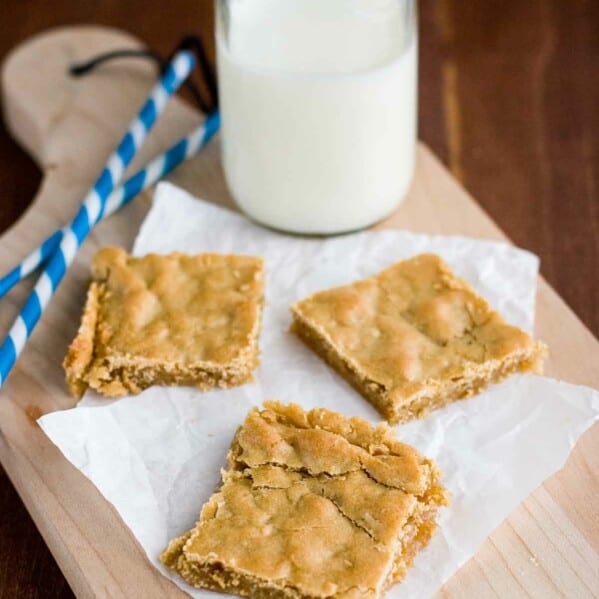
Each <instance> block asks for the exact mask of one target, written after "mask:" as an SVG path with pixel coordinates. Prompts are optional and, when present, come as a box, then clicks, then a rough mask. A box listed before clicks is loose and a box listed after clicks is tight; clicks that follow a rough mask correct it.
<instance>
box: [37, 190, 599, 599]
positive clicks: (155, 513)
mask: <svg viewBox="0 0 599 599" xmlns="http://www.w3.org/2000/svg"><path fill="white" fill-rule="evenodd" d="M174 250H180V251H185V252H189V253H196V252H203V251H213V252H222V253H245V254H257V255H261V256H263V257H264V258H265V259H266V264H267V269H268V275H267V291H266V296H267V306H266V308H265V312H264V319H263V332H262V336H261V341H260V343H261V350H262V365H261V367H260V368H259V370H258V373H257V380H256V382H255V383H253V384H250V385H245V386H242V387H239V388H236V389H230V390H217V391H211V392H207V393H202V392H200V391H197V390H194V389H188V388H158V387H156V388H152V389H148V390H147V391H145V392H144V393H142V394H140V395H138V396H136V397H130V398H125V399H122V400H118V401H106V400H105V399H101V398H98V397H97V396H94V395H93V394H91V393H88V394H87V395H86V396H85V398H84V399H83V400H82V402H80V404H79V405H78V406H77V407H76V408H74V409H72V410H66V411H63V412H55V413H53V414H49V415H46V416H44V417H42V418H41V419H40V420H39V423H40V426H41V427H42V428H43V430H44V431H45V433H46V434H47V435H48V436H49V438H50V439H51V440H52V441H53V442H54V443H55V444H56V445H57V446H58V447H59V449H60V450H61V451H62V452H63V454H64V455H65V457H66V458H67V459H68V460H69V461H70V462H71V463H73V464H74V465H75V467H77V468H78V469H80V470H81V471H82V472H83V473H84V474H85V476H87V477H88V478H89V479H91V480H92V482H93V483H94V484H95V485H96V486H97V488H98V489H99V490H100V492H101V493H102V494H103V495H104V496H105V497H106V499H107V500H108V501H110V502H111V503H112V504H113V505H114V506H115V508H116V509H117V511H118V512H119V514H120V515H121V517H122V518H123V520H124V522H125V523H126V524H127V526H129V528H130V529H131V531H132V532H133V534H134V535H135V537H136V538H137V540H138V542H139V543H140V545H141V546H142V547H143V549H144V550H145V551H146V553H147V556H148V558H149V559H150V561H151V562H152V563H153V564H154V565H155V566H156V567H157V568H160V569H161V571H162V572H163V573H164V574H165V575H167V576H169V577H171V578H173V580H174V581H175V582H176V583H177V584H178V585H179V586H180V587H181V588H183V589H185V590H186V591H188V592H189V593H190V594H192V595H193V596H195V597H214V596H215V594H214V593H210V592H204V591H197V590H193V589H191V588H190V587H188V586H186V585H185V584H184V583H182V582H181V580H180V579H178V578H176V577H172V576H171V575H170V573H168V572H167V571H166V570H165V569H164V568H162V566H161V565H160V564H159V562H158V559H157V558H158V555H159V554H160V552H161V551H162V550H163V549H164V547H165V546H166V544H167V543H168V541H169V540H170V539H171V538H173V537H175V536H177V535H179V534H181V533H182V532H184V531H185V530H187V529H189V528H190V527H191V526H193V524H194V522H195V520H196V518H197V516H198V514H199V510H200V507H201V505H202V504H203V503H204V502H205V501H206V500H207V499H208V497H209V496H210V495H211V493H212V492H213V491H214V489H215V487H216V486H217V484H218V482H219V479H220V472H219V470H220V468H221V467H222V466H223V465H224V463H225V456H226V452H227V448H228V445H229V442H230V440H231V438H232V436H233V434H234V432H235V430H236V428H237V426H238V425H239V424H240V423H241V422H242V420H243V419H244V417H245V415H246V413H247V411H248V410H249V409H250V407H251V406H253V405H259V404H260V403H261V402H262V401H263V400H264V399H266V398H274V399H279V400H281V401H284V402H291V401H294V402H297V403H300V404H301V405H302V406H304V407H305V408H311V407H316V406H322V407H327V408H330V409H333V410H337V411H339V412H342V413H344V414H346V415H349V416H352V415H356V416H361V417H364V418H367V419H369V420H373V421H376V420H378V416H377V413H376V412H375V411H374V409H373V408H371V406H370V405H369V404H368V403H367V402H366V401H365V400H364V399H363V398H362V397H361V396H360V395H358V394H357V393H356V392H355V391H354V390H353V389H352V388H351V387H350V386H349V385H347V384H346V383H345V382H344V381H343V380H342V379H341V378H340V377H338V376H337V375H336V374H335V373H334V372H333V371H332V370H331V369H329V368H328V367H327V366H326V365H325V364H324V363H323V362H322V361H321V360H320V359H319V358H317V357H316V356H314V355H313V354H312V353H311V352H310V351H309V350H308V349H306V348H305V347H304V346H303V345H302V344H301V343H300V342H299V341H298V340H297V339H295V338H294V337H293V336H292V335H290V334H289V333H288V328H289V324H290V321H291V319H290V315H289V305H290V304H291V303H292V302H293V301H295V300H296V299H299V298H301V297H303V296H305V295H307V294H308V293H310V292H312V291H315V290H318V289H322V288H326V287H331V286H333V285H338V284H343V283H346V282H350V281H352V280H355V279H357V278H362V277H365V276H368V275H372V274H374V273H376V272H377V271H379V270H381V269H382V268H384V267H385V266H388V265H389V264H392V263H393V262H396V261H397V260H400V259H402V258H407V257H409V256H412V255H414V254H418V253H422V252H435V253H438V254H440V255H441V256H443V258H444V259H445V260H446V261H447V262H448V263H449V264H450V265H451V266H452V267H453V268H454V270H455V271H456V272H457V273H458V274H459V275H460V276H462V277H464V278H466V279H467V280H468V281H470V283H471V284H472V285H473V286H474V287H475V288H476V289H477V290H478V291H480V292H481V293H482V294H483V295H484V296H485V297H486V298H487V299H488V300H489V301H490V302H491V304H492V305H493V306H494V307H495V308H497V309H499V310H500V311H501V312H502V313H503V314H504V316H505V317H506V319H507V320H508V321H510V322H512V323H514V324H517V325H519V326H521V327H524V328H525V329H528V330H530V329H531V328H532V324H533V319H534V297H535V290H536V277H537V270H538V260H537V258H536V257H535V256H533V255H532V254H530V253H528V252H525V251H522V250H519V249H516V248H514V247H512V246H509V245H507V244H503V243H496V242H488V241H480V240H474V239H466V238H461V237H439V236H427V235H418V234H413V233H406V232H400V231H385V232H377V233H368V232H365V233H358V234H354V235H348V236H346V237H341V238H333V239H323V240H320V239H301V238H294V237H289V236H285V235H282V234H278V233H274V232H270V231H266V230H265V229H263V228H261V227H258V226H256V225H253V224H251V223H249V222H248V221H247V220H246V219H244V218H243V217H241V216H239V215H237V214H235V213H232V212H230V211H227V210H224V209H220V208H217V207H215V206H213V205H210V204H208V203H205V202H202V201H199V200H196V199H194V198H191V197H190V196H189V195H188V194H187V193H185V192H184V191H182V190H180V189H178V188H175V187H173V186H172V185H170V184H166V183H163V184H161V185H160V186H159V187H158V189H157V191H156V195H155V199H154V205H153V208H152V210H151V211H150V213H149V215H148V217H147V219H146V221H145V222H144V224H143V226H142V228H141V231H140V233H139V236H138V238H137V240H136V242H135V247H134V248H133V251H134V253H135V254H137V255H143V254H145V253H148V252H159V253H167V252H170V251H174ZM598 417H599V393H598V392H597V391H594V390H592V389H589V388H585V387H579V386H575V385H569V384H566V383H561V382H557V381H553V380H551V379H547V378H543V377H538V376H532V375H528V376H527V375H520V376H515V377H512V378H511V379H509V380H507V381H505V382H504V383H502V384H500V385H496V386H494V387H492V388H491V389H490V390H488V391H487V392H485V393H482V394H481V395H479V396H477V397H475V398H472V399H469V400H467V401H463V402H458V403H455V404H453V405H452V406H449V407H447V408H445V409H443V410H439V411H437V412H435V413H433V414H432V415H431V416H430V417H428V418H427V419H426V420H424V421H418V422H413V423H410V424H408V425H403V426H399V427H397V431H398V434H399V436H400V437H401V438H402V440H404V441H405V442H407V443H410V444H413V445H414V446H416V447H417V448H418V449H420V450H421V451H422V452H423V453H425V454H426V455H428V456H430V457H432V458H434V459H436V460H437V461H438V463H439V465H440V467H441V469H442V470H443V472H444V474H445V477H444V484H445V485H446V486H447V487H448V489H449V490H450V491H451V493H452V504H451V507H449V508H447V509H444V510H442V512H441V515H440V529H439V531H438V533H437V534H436V535H435V537H434V538H433V540H432V542H431V544H430V545H429V547H428V548H427V549H426V550H425V551H423V552H422V553H421V554H420V555H419V556H418V558H417V559H416V562H415V565H414V568H413V569H412V570H411V571H410V573H409V574H408V577H407V578H406V580H405V582H404V583H402V584H401V585H399V586H396V587H394V588H393V589H392V590H391V591H390V592H389V596H390V597H413V598H416V597H418V598H420V597H427V596H430V595H432V594H433V593H434V592H435V591H436V590H437V589H438V588H439V587H440V586H441V585H442V584H443V583H444V582H445V581H446V580H447V579H448V578H449V577H450V576H451V575H452V574H453V573H454V572H455V571H456V570H457V569H458V568H459V566H460V565H461V564H463V563H464V562H465V561H466V560H467V559H468V558H469V557H470V556H472V555H473V553H474V552H475V551H476V549H477V547H478V546H479V545H480V544H481V543H482V542H483V541H484V539H485V538H486V537H487V536H488V535H489V533H491V532H492V530H493V529H494V528H495V527H496V526H497V525H498V524H499V523H501V521H502V520H503V519H504V518H505V517H506V516H508V515H509V513H510V512H511V511H512V510H513V509H514V508H515V507H516V506H517V505H518V504H519V503H520V502H521V501H522V500H523V499H524V498H525V497H526V496H527V495H528V494H529V493H530V492H531V491H532V490H534V489H535V488H536V487H537V486H538V485H539V484H540V483H541V482H542V481H543V480H544V479H546V478H547V477H548V476H549V475H551V474H552V473H553V472H555V471H556V470H558V469H559V468H560V467H561V466H562V465H563V463H564V462H565V460H566V458H567V456H568V454H569V452H570V450H571V448H572V446H573V445H574V443H575V441H576V439H577V438H578V437H579V436H580V435H581V434H582V433H583V432H584V431H585V430H586V429H587V428H588V427H589V426H590V425H591V423H592V422H593V421H594V420H596V419H597V418H598Z"/></svg>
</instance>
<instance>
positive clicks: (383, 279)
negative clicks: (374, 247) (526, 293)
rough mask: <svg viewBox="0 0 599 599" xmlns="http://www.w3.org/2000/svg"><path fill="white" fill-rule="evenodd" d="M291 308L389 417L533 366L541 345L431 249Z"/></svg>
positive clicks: (313, 339)
mask: <svg viewBox="0 0 599 599" xmlns="http://www.w3.org/2000/svg"><path fill="white" fill-rule="evenodd" d="M292 313H293V318H294V322H293V327H292V330H293V331H294V332H295V333H296V334H297V335H299V337H300V338H301V339H302V340H303V341H304V342H305V343H306V344H307V345H308V346H309V347H310V348H312V349H313V350H314V351H315V352H316V353H318V354H319V355H320V356H321V357H323V358H324V359H325V360H326V361H327V362H328V363H329V364H330V365H331V366H332V367H333V368H335V369H336V370H337V371H338V372H339V373H340V374H341V375H342V376H344V377H345V378H346V379H347V380H348V381H349V382H350V383H351V384H352V385H353V386H354V387H355V388H356V389H357V390H358V391H359V392H360V393H361V394H362V395H363V396H364V397H365V398H366V399H368V400H369V401H370V402H371V403H372V404H373V405H374V406H375V407H376V408H377V409H378V410H379V412H380V413H381V414H382V415H383V416H384V417H385V418H386V419H387V420H388V421H389V422H391V423H398V422H404V421H407V420H410V419H412V418H415V417H422V416H425V415H426V414H427V413H428V412H429V411H430V410H432V409H434V408H439V407H441V406H444V405H446V404H448V403H450V402H453V401H455V400H457V399H461V398H465V397H469V396H471V395H474V394H476V393H478V392H479V391H481V390H482V389H484V388H485V387H486V386H487V385H489V384H490V383H492V382H497V381H500V380H501V379H503V378H505V377H506V376H508V375H509V374H512V373H514V372H525V371H529V370H537V371H538V370H540V367H541V363H542V359H543V357H544V356H545V352H546V348H545V346H544V345H543V344H542V343H538V342H535V341H533V340H532V339H531V338H530V336H529V335H528V334H527V333H525V332H524V331H522V330H520V329H518V328H517V327H514V326H511V325H509V324H507V323H506V322H505V321H504V320H503V318H502V317H501V316H500V315H499V314H498V313H497V312H495V311H494V310H492V309H491V307H490V306H489V304H488V303H487V302H486V301H485V300H484V299H483V298H482V297H480V296H479V295H478V294H477V293H476V292H475V291H474V290H473V289H472V288H471V287H470V286H469V285H468V284H467V283H466V282H465V281H463V280H461V279H459V278H458V277H456V276H455V275H454V274H453V273H452V271H451V270H450V268H449V267H448V266H447V265H446V264H445V263H444V262H443V261H442V260H441V258H439V257H438V256H435V255H430V254H425V255H420V256H416V257H415V258H412V259H410V260H405V261H403V262H398V263H396V264H394V265H393V266H391V267H389V268H387V269H386V270H384V271H383V272H381V273H380V274H378V275H376V276H374V277H371V278H368V279H364V280H362V281H357V282H355V283H352V284H351V285H346V286H343V287H338V288H335V289H329V290H326V291H320V292H318V293H315V294H314V295H311V296H310V297H308V298H307V299H304V300H303V301H300V302H298V303H296V304H295V305H294V306H293V307H292Z"/></svg>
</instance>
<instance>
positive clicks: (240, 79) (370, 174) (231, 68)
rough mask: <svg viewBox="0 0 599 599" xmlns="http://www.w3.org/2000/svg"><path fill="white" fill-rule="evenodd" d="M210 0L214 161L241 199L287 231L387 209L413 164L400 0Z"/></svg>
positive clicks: (341, 227)
mask: <svg viewBox="0 0 599 599" xmlns="http://www.w3.org/2000/svg"><path fill="white" fill-rule="evenodd" d="M221 1H222V0H221ZM348 7H351V8H348ZM220 8H221V11H222V14H221V16H223V17H224V19H223V20H224V21H226V22H228V25H226V24H223V23H220V22H219V25H218V27H217V48H218V74H219V89H220V102H221V114H222V127H223V162H224V167H225V174H226V178H227V183H228V185H229V188H230V190H231V192H232V194H233V196H234V198H235V200H236V201H237V203H238V204H239V206H240V207H241V209H242V210H243V211H244V212H246V213H247V214H248V215H249V216H250V217H252V218H254V219H255V220H257V221H259V222H261V223H264V224H266V225H269V226H271V227H275V228H278V229H283V230H287V231H293V232H299V233H338V232H343V231H350V230H353V229H358V228H361V227H365V226H367V225H370V224H372V223H375V222H377V221H378V220H380V219H382V218H384V217H385V216H387V215H388V214H389V213H390V212H391V211H392V210H393V209H394V208H395V207H396V206H397V204H398V203H399V202H400V201H401V199H402V198H403V196H404V195H405V193H406V191H407V188H408V186H409V183H410V179H411V176H412V171H413V166H414V146H415V136H416V69H417V53H416V48H417V40H416V35H415V32H414V31H411V30H410V28H411V27H412V25H413V20H412V19H406V15H405V11H406V2H405V1H402V0H229V2H227V3H225V4H224V5H221V6H220ZM226 31H228V39H227V40H226V39H225V38H226V37H227V34H226Z"/></svg>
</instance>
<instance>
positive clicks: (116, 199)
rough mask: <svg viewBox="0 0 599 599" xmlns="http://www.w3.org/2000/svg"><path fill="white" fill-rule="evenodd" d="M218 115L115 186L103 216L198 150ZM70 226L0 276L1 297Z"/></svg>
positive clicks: (51, 249) (48, 253)
mask: <svg viewBox="0 0 599 599" xmlns="http://www.w3.org/2000/svg"><path fill="white" fill-rule="evenodd" d="M219 125H220V117H219V114H218V112H214V113H212V114H211V115H210V116H208V117H207V118H206V120H205V121H204V123H203V124H202V125H200V126H199V127H197V128H196V129H194V130H193V131H192V132H191V133H190V134H189V135H187V136H186V137H183V138H182V139H181V140H179V141H178V142H177V143H176V144H175V145H174V146H172V147H171V148H169V149H168V150H167V151H166V152H165V153H164V154H161V155H160V156H157V157H156V158H154V159H153V160H152V161H150V162H149V163H148V164H147V165H146V166H145V167H144V168H143V169H141V170H140V171H138V172H137V173H135V175H133V176H132V177H131V178H129V179H127V181H125V183H124V184H123V185H121V186H119V187H118V188H117V189H115V190H114V191H113V192H112V193H111V194H110V195H109V196H108V199H107V200H106V208H105V209H104V215H103V217H102V218H103V219H104V218H106V217H107V216H110V215H111V214H113V213H114V212H116V211H117V210H118V209H119V208H121V207H122V206H124V205H125V204H128V203H129V202H130V201H131V200H132V199H133V198H135V197H136V196H137V195H138V194H139V193H140V192H142V191H143V190H144V189H148V188H149V187H152V185H154V184H155V183H157V182H158V181H159V180H160V179H162V177H164V176H166V175H168V174H169V173H170V172H171V171H172V170H173V169H175V168H176V167H177V166H179V164H181V163H182V162H183V161H185V160H187V159H188V158H190V157H191V156H193V155H194V154H196V153H197V152H198V151H199V150H201V149H202V148H203V147H204V146H205V145H206V144H207V143H208V142H209V141H210V139H211V138H212V137H213V135H214V134H215V133H216V132H217V131H218V128H219ZM68 231H69V227H68V226H67V227H63V228H62V229H59V230H58V231H55V232H54V233H53V234H52V235H51V236H50V237H48V238H47V239H46V240H45V241H44V242H43V243H42V244H41V245H40V246H39V247H38V248H37V249H35V250H34V251H33V252H31V254H29V255H28V256H27V257H26V258H25V259H24V260H23V261H22V262H21V263H20V264H19V265H17V266H16V267H15V268H13V269H12V270H11V271H10V272H9V273H8V274H6V275H5V276H3V277H2V278H0V298H2V297H4V296H5V295H6V294H7V293H8V292H9V291H10V290H11V289H12V288H13V287H14V286H15V285H16V284H17V283H18V282H19V281H22V280H23V279H24V278H25V277H27V276H29V275H30V274H31V273H32V272H33V271H34V270H36V269H37V268H39V267H40V266H42V265H43V264H44V263H45V262H46V260H47V259H48V258H49V257H50V256H52V254H54V252H55V251H56V250H57V249H58V246H59V244H60V242H61V241H62V238H63V237H64V235H65V234H67V233H68Z"/></svg>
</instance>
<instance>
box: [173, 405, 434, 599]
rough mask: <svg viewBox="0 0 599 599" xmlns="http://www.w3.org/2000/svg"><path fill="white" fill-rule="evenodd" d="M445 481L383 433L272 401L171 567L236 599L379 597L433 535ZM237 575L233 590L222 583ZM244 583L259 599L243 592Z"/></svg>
mask: <svg viewBox="0 0 599 599" xmlns="http://www.w3.org/2000/svg"><path fill="white" fill-rule="evenodd" d="M438 478H439V471H438V469H437V467H436V466H435V464H434V463H433V462H432V461H431V460H428V459H426V458H424V457H422V456H421V455H420V454H419V453H418V452H417V451H416V450H415V449H413V448H412V447H410V446H408V445H405V444H404V443H401V442H400V441H398V440H397V439H396V438H395V437H394V435H393V432H392V430H391V429H389V428H388V427H387V426H386V425H379V426H378V427H373V426H372V425H370V424H369V423H368V422H366V421H364V420H361V419H359V418H345V417H344V416H341V415H340V414H336V413H334V412H331V411H328V410H325V409H315V410H311V411H307V412H306V411H304V410H303V409H302V408H300V407H299V406H297V405H294V404H292V405H289V406H283V405H282V404H279V403H276V402H266V403H265V409H263V410H258V409H254V410H253V411H251V412H250V414H249V415H248V417H247V418H246V420H245V422H244V424H243V425H242V426H241V427H240V428H239V430H238V431H237V434H236V436H235V438H234V440H233V443H232V445H231V450H230V452H229V469H228V470H227V471H225V472H223V486H222V487H221V489H220V490H219V491H218V492H217V493H215V494H214V495H213V496H212V498H211V499H210V500H209V501H208V502H207V503H206V504H205V506H204V507H203V509H202V513H201V517H200V521H199V522H198V524H197V526H196V528H195V529H193V530H192V531H190V532H189V533H188V534H187V535H185V536H184V537H182V538H181V539H179V540H175V541H173V543H171V546H170V547H169V548H168V549H167V551H166V552H165V553H164V554H163V561H165V563H166V564H167V565H169V567H171V568H172V569H174V570H176V571H178V572H179V573H180V574H182V575H183V576H184V577H185V578H186V579H187V580H188V581H189V582H191V583H192V584H196V583H198V584H197V586H208V587H209V588H213V589H220V590H225V591H228V592H238V593H240V594H248V593H249V594H253V593H254V592H255V589H256V588H260V589H265V588H270V589H278V591H277V592H278V593H279V594H274V595H272V596H294V597H295V596H297V597H300V596H301V597H304V596H310V597H329V596H336V597H342V596H343V597H349V596H355V597H358V596H360V597H377V596H380V594H381V593H382V592H383V589H384V588H385V587H386V586H388V585H389V584H391V583H392V582H393V581H397V580H399V579H400V578H401V577H402V576H403V574H404V573H405V567H406V566H407V565H409V563H410V562H411V558H412V557H413V555H414V554H415V552H416V550H417V548H420V547H421V546H423V545H425V544H426V542H427V541H428V539H429V537H430V535H431V534H432V531H433V529H434V522H432V520H434V512H435V511H436V508H437V507H438V506H439V505H443V504H445V502H446V500H445V494H444V491H443V489H442V488H441V487H440V486H439V484H438V482H437V481H438ZM423 527H424V528H423ZM410 545H413V547H410ZM211 569H212V570H211ZM216 569H218V571H219V573H220V574H219V575H215V571H216ZM223 571H224V572H225V574H224V575H223V574H222V572H223ZM206 572H208V575H207V576H206ZM227 572H228V573H227ZM232 572H234V573H237V574H238V578H237V583H236V584H237V587H238V588H237V589H236V588H231V586H233V587H235V585H234V584H233V585H230V584H227V583H226V582H224V583H223V584H219V583H218V582H216V583H215V581H214V579H215V577H216V580H217V581H218V580H219V578H218V576H222V578H221V579H220V580H227V581H229V583H230V581H231V580H232V579H234V578H235V576H232V575H231V573H232ZM207 578H211V582H210V583H209V584H205V583H206V579H207ZM248 580H251V581H252V582H251V584H252V585H253V587H252V588H253V589H254V590H253V591H252V590H250V591H248V592H241V591H240V588H246V589H247V585H248ZM240 581H242V582H240ZM269 596H271V595H269Z"/></svg>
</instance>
